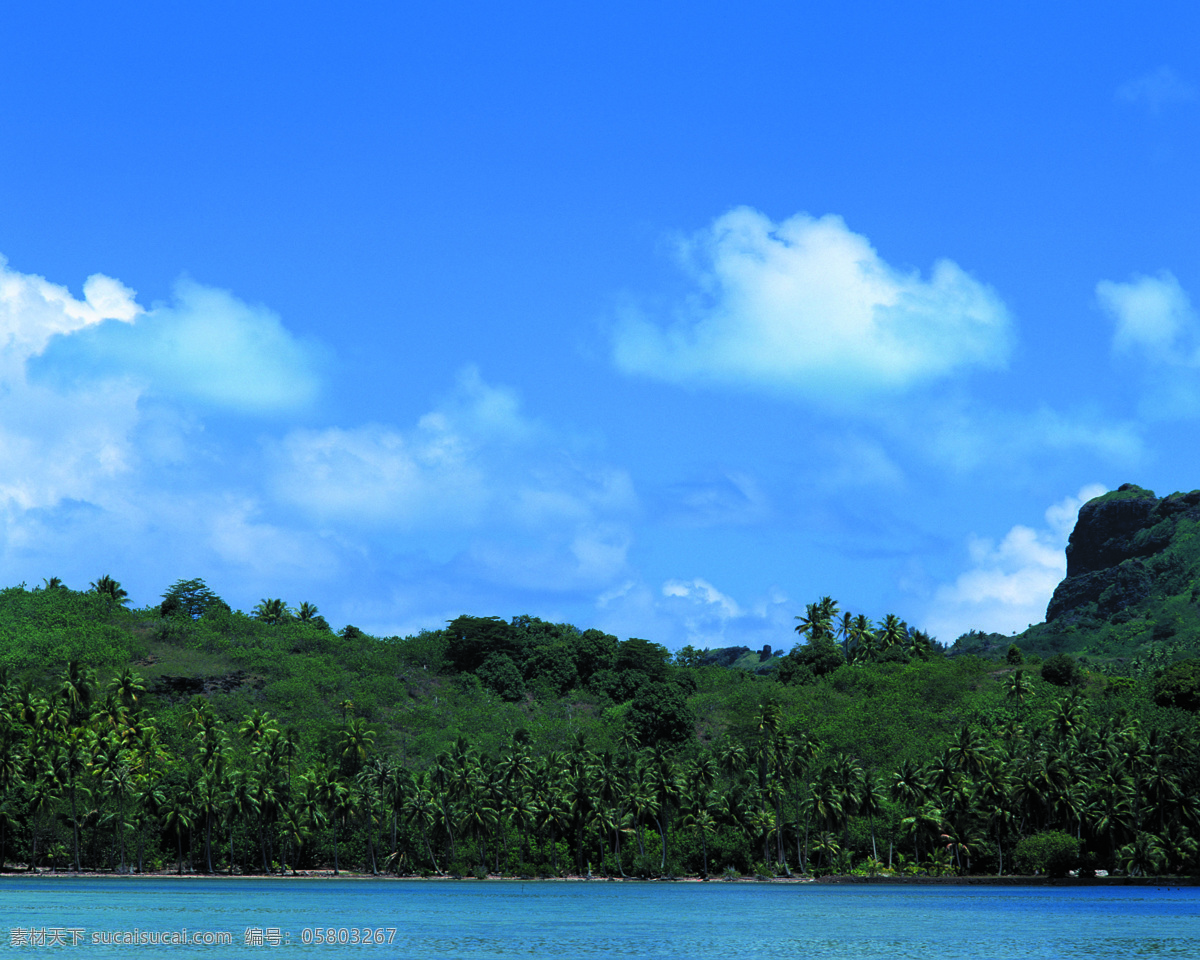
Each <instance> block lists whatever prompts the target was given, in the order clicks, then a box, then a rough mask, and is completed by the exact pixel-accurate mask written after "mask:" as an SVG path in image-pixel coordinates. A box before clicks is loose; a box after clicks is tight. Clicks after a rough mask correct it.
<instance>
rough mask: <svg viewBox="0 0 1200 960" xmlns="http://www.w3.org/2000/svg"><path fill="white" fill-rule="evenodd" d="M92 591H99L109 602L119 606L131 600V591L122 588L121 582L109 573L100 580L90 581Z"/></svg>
mask: <svg viewBox="0 0 1200 960" xmlns="http://www.w3.org/2000/svg"><path fill="white" fill-rule="evenodd" d="M88 586H89V587H90V588H91V591H92V593H98V594H99V595H100V596H102V597H107V598H108V602H109V603H115V604H116V605H117V606H119V607H123V606H125V604H127V603H128V602H129V592H128V591H127V590H124V589H122V587H121V584H120V583H118V582H117V581H116V580H114V579H113V578H112V577H110V576H109V575H108V574H107V573H106V574H104V576H102V577H101V578H100V579H99V580H95V581H93V582H92V583H89V584H88Z"/></svg>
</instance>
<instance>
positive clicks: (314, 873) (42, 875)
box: [0, 868, 1200, 887]
mask: <svg viewBox="0 0 1200 960" xmlns="http://www.w3.org/2000/svg"><path fill="white" fill-rule="evenodd" d="M10 877H11V878H26V877H29V878H34V877H36V878H38V879H44V880H97V879H104V880H110V879H111V880H129V881H134V882H136V881H138V880H214V879H216V880H275V881H287V880H383V881H388V882H392V883H445V882H449V881H466V882H474V883H483V882H486V880H492V881H505V882H512V881H521V882H525V883H776V884H779V883H794V884H800V883H816V884H863V885H873V886H959V887H963V886H971V887H973V886H990V887H1028V886H1039V887H1042V886H1047V887H1126V886H1136V887H1194V886H1200V877H1043V876H1033V877H1023V876H1004V877H996V876H965V877H959V876H942V877H894V876H891V877H857V876H836V875H832V876H823V877H799V876H797V877H772V878H770V879H759V878H757V877H737V878H733V879H729V878H726V877H724V876H712V877H709V878H708V879H707V880H702V879H701V878H700V877H675V878H665V877H655V878H651V879H647V880H641V879H638V878H636V877H600V876H591V877H580V876H565V877H538V878H530V877H525V878H522V877H513V876H499V875H497V874H489V875H488V877H487V878H486V880H478V879H476V878H475V877H473V876H462V877H454V876H449V875H447V876H433V877H418V876H403V877H398V876H395V875H392V874H384V873H380V874H378V875H374V874H370V873H355V872H352V871H347V870H340V871H338V873H337V874H334V872H333V871H332V870H301V871H299V872H298V873H291V872H289V873H287V874H284V875H280V874H261V873H246V874H242V873H235V874H233V875H230V874H227V873H194V872H186V871H185V872H184V873H182V874H179V873H177V872H176V871H174V870H160V871H153V872H151V871H148V872H146V873H114V872H109V871H91V870H84V871H82V872H80V873H76V872H75V871H74V870H58V871H52V870H50V869H49V868H41V869H39V870H38V871H36V872H30V871H27V870H21V869H17V870H13V869H5V870H4V871H3V872H0V884H2V883H3V881H4V879H6V878H10Z"/></svg>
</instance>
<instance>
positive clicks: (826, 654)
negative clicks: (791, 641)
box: [788, 633, 846, 677]
mask: <svg viewBox="0 0 1200 960" xmlns="http://www.w3.org/2000/svg"><path fill="white" fill-rule="evenodd" d="M788 657H789V658H794V659H795V661H796V664H797V666H800V667H807V668H808V669H809V670H810V671H812V674H813V676H816V677H822V676H824V675H825V674H827V673H832V672H833V671H834V670H836V669H837V668H838V667H841V666H843V665H845V663H846V655H845V654H844V653H843V652H842V648H841V647H840V646H838V645H837V643H836V641H834V639H833V637H831V636H829V635H828V634H825V633H818V634H816V635H815V636H812V637H810V638H809V641H808V643H805V644H803V645H797V646H795V647H793V648H792V652H791V653H789V654H788Z"/></svg>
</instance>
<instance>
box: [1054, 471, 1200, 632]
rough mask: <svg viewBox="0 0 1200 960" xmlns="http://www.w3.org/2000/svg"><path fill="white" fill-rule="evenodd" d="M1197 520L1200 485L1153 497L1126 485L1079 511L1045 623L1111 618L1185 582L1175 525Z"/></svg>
mask: <svg viewBox="0 0 1200 960" xmlns="http://www.w3.org/2000/svg"><path fill="white" fill-rule="evenodd" d="M1182 521H1190V523H1189V524H1188V525H1187V526H1188V527H1190V526H1191V525H1192V524H1196V523H1200V490H1193V491H1192V492H1190V493H1173V494H1171V495H1170V496H1169V497H1161V498H1160V497H1156V496H1155V495H1154V493H1153V491H1150V490H1144V489H1142V488H1141V487H1138V486H1136V485H1134V484H1131V483H1126V484H1123V485H1122V486H1121V487H1119V488H1118V489H1117V490H1116V491H1114V492H1112V493H1107V494H1105V495H1104V496H1102V497H1097V498H1096V499H1095V500H1089V501H1088V502H1087V503H1085V504H1084V505H1083V507H1082V508H1081V509H1080V511H1079V519H1078V521H1077V522H1076V524H1075V529H1074V531H1072V533H1071V539H1070V542H1069V543H1068V544H1067V576H1066V579H1065V580H1063V581H1062V583H1060V584H1059V585H1058V588H1057V589H1056V590H1055V591H1054V596H1053V597H1052V598H1051V600H1050V605H1049V606H1048V607H1047V608H1046V621H1047V623H1049V622H1053V621H1060V622H1067V623H1069V622H1071V621H1073V620H1076V619H1079V618H1080V616H1082V615H1085V614H1086V615H1095V616H1099V617H1111V616H1112V615H1113V614H1116V613H1118V612H1120V611H1122V610H1125V609H1126V608H1128V607H1131V606H1135V605H1136V604H1139V603H1141V602H1142V601H1144V600H1147V599H1149V598H1150V597H1151V596H1152V595H1162V594H1164V593H1175V592H1179V591H1180V590H1182V589H1184V588H1185V587H1186V586H1187V584H1188V582H1189V581H1190V573H1191V571H1190V569H1188V566H1189V565H1188V564H1185V563H1184V561H1183V559H1182V558H1181V557H1180V556H1179V555H1178V553H1177V552H1176V551H1173V550H1172V549H1171V548H1172V546H1173V545H1175V542H1176V534H1177V533H1178V532H1179V528H1180V523H1181V522H1182Z"/></svg>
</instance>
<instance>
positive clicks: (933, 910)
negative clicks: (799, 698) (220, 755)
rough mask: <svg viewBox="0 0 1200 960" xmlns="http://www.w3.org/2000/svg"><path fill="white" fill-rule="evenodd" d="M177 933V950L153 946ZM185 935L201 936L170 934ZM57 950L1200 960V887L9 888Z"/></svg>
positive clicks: (4, 882) (145, 884)
mask: <svg viewBox="0 0 1200 960" xmlns="http://www.w3.org/2000/svg"><path fill="white" fill-rule="evenodd" d="M185 930H186V934H185V933H184V932H183V931H185ZM164 935H165V938H166V939H167V941H168V942H166V943H156V942H154V941H155V940H162V939H163V938H164ZM185 936H186V938H187V939H188V940H189V941H192V942H188V943H186V944H181V943H172V942H170V941H171V939H173V938H174V939H182V938H184V937H185ZM114 940H115V941H117V942H112V941H114ZM221 940H225V941H226V942H224V943H219V942H218V941H221ZM331 940H332V941H333V942H330V941H331ZM339 940H340V941H342V942H338V941H339ZM52 953H53V954H55V955H58V956H62V955H65V954H72V955H79V956H81V957H83V956H89V957H95V958H100V957H116V956H123V957H136V958H139V960H143V958H144V960H154V958H158V957H175V958H177V960H178V958H179V957H180V956H181V954H183V955H188V956H194V957H195V956H206V957H214V958H216V957H220V958H222V960H223V958H226V957H259V958H264V957H265V956H266V955H268V954H269V955H271V956H275V957H279V958H291V957H321V958H326V960H337V958H343V957H358V958H366V957H370V958H379V960H384V958H388V960H391V958H408V957H412V958H430V957H447V958H450V957H462V958H476V957H479V958H492V957H497V958H509V957H526V958H527V957H531V956H532V957H544V958H551V957H553V958H560V957H637V958H654V957H687V958H689V960H692V958H694V960H710V958H712V960H715V958H721V960H728V958H731V957H736V958H739V960H753V958H774V957H779V958H785V957H786V958H788V960H796V958H797V957H802V958H805V960H810V958H818V960H819V958H827V957H828V958H833V957H836V958H842V957H846V958H850V957H853V958H858V960H874V958H880V960H900V958H909V957H912V958H921V960H954V958H987V960H1008V958H1013V960H1028V958H1042V957H1044V958H1053V960H1061V958H1067V957H1089V958H1091V957H1098V956H1111V957H1118V956H1119V957H1129V956H1134V957H1188V958H1195V957H1200V890H1198V888H1196V887H1185V888H1183V889H1180V888H1167V887H1161V888H1156V887H1070V888H1061V887H940V886H912V887H882V886H834V885H817V884H755V883H746V884H735V883H720V882H710V883H707V884H700V883H643V884H634V883H604V882H593V883H553V882H549V883H547V882H524V883H522V882H519V881H511V882H509V881H499V880H488V881H483V882H479V881H474V882H472V881H464V882H451V881H446V882H431V883H422V882H396V881H371V880H342V881H339V880H324V879H323V880H303V879H298V880H283V881H279V880H276V881H271V880H252V879H251V880H238V879H233V880H230V879H185V880H174V881H173V880H159V879H132V878H130V879H123V878H110V879H102V878H94V879H93V878H33V877H30V878H23V877H11V876H6V877H2V878H0V954H5V955H10V956H14V955H20V954H39V955H47V956H48V955H50V954H52Z"/></svg>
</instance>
